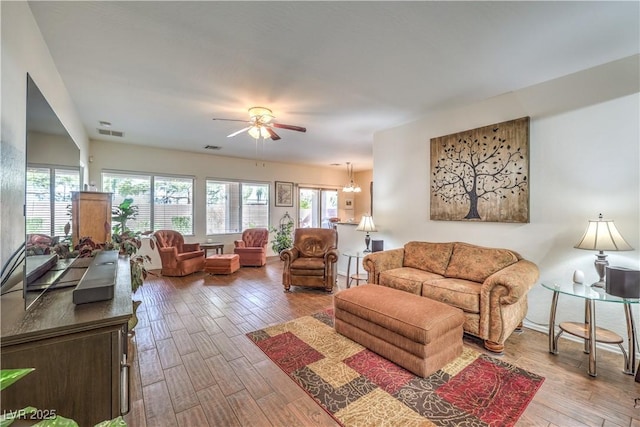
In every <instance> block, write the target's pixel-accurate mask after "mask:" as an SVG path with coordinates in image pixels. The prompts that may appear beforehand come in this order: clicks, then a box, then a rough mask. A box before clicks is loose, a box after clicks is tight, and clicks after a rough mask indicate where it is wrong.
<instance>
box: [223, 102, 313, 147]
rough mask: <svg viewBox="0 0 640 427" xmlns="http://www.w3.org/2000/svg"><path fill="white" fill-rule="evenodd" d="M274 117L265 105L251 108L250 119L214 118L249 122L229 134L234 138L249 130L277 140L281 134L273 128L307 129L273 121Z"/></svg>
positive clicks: (264, 137)
mask: <svg viewBox="0 0 640 427" xmlns="http://www.w3.org/2000/svg"><path fill="white" fill-rule="evenodd" d="M274 119H275V116H274V115H273V112H272V111H271V110H270V109H268V108H265V107H251V108H249V120H239V119H222V118H217V117H214V118H213V120H225V121H228V122H243V123H248V124H249V126H247V127H245V128H242V129H240V130H238V131H235V132H233V133H231V134H229V135H227V138H232V137H234V136H236V135H238V134H241V133H242V132H244V131H247V133H249V135H251V136H252V137H253V138H255V139H258V138H260V137H262V138H263V139H267V138H271V139H272V140H274V141H277V140H278V139H280V136H279V135H278V134H277V133H276V132H275V131H274V130H273V128H279V129H287V130H295V131H297V132H306V131H307V128H303V127H301V126H293V125H285V124H283V123H277V122H274V121H273V120H274Z"/></svg>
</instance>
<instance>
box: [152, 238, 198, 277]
mask: <svg viewBox="0 0 640 427" xmlns="http://www.w3.org/2000/svg"><path fill="white" fill-rule="evenodd" d="M153 236H154V237H155V238H156V244H157V246H158V252H159V253H160V261H161V262H162V270H160V273H162V275H163V276H186V275H188V274H191V273H194V272H196V271H202V269H203V268H204V251H203V250H201V249H200V244H199V243H185V242H184V237H182V234H180V233H179V232H177V231H173V230H158V231H156V232H155V233H153Z"/></svg>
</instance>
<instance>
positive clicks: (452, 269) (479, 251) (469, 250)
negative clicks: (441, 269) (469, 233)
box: [444, 243, 519, 283]
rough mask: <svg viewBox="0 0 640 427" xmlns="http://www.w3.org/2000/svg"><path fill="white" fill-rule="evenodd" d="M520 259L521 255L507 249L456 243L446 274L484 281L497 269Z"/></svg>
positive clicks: (447, 275)
mask: <svg viewBox="0 0 640 427" xmlns="http://www.w3.org/2000/svg"><path fill="white" fill-rule="evenodd" d="M518 260H519V256H518V255H517V254H516V253H515V252H512V251H509V250H507V249H494V248H484V247H482V246H475V245H470V244H467V243H455V244H454V247H453V254H452V255H451V260H450V261H449V265H448V266H447V269H446V271H445V273H444V276H446V277H455V278H457V279H466V280H472V281H474V282H479V283H482V282H484V281H485V280H486V278H487V277H489V276H491V275H492V274H493V273H495V272H496V271H499V270H502V269H503V268H505V267H508V266H510V265H511V264H514V263H516V262H518Z"/></svg>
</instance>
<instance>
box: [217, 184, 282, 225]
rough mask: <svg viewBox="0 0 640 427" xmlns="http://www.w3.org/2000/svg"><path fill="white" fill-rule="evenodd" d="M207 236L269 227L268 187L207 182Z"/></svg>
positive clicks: (266, 185)
mask: <svg viewBox="0 0 640 427" xmlns="http://www.w3.org/2000/svg"><path fill="white" fill-rule="evenodd" d="M206 195H207V200H206V201H207V213H206V221H207V235H211V234H224V233H240V232H242V231H243V230H245V229H247V228H255V227H264V228H268V227H269V184H268V183H264V182H240V181H230V180H221V179H207V182H206Z"/></svg>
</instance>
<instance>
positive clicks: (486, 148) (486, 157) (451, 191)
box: [431, 117, 529, 222]
mask: <svg viewBox="0 0 640 427" xmlns="http://www.w3.org/2000/svg"><path fill="white" fill-rule="evenodd" d="M431 219H432V220H441V221H486V222H529V117H522V118H519V119H516V120H511V121H507V122H503V123H496V124H493V125H489V126H484V127H480V128H476V129H471V130H467V131H464V132H458V133H454V134H451V135H446V136H440V137H437V138H432V139H431Z"/></svg>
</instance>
